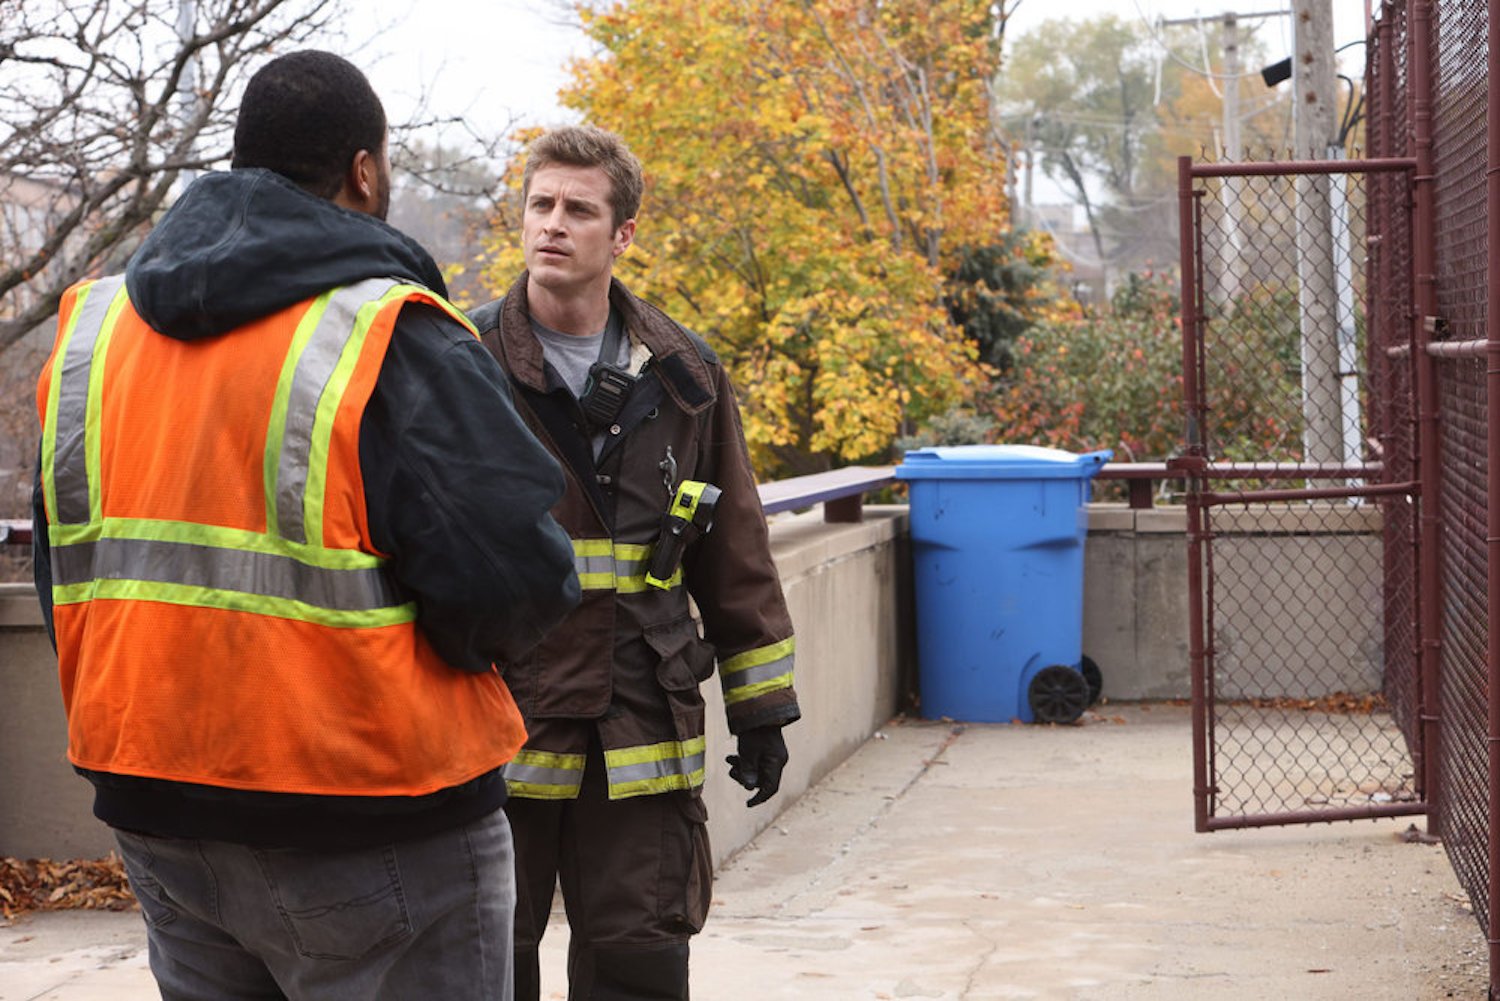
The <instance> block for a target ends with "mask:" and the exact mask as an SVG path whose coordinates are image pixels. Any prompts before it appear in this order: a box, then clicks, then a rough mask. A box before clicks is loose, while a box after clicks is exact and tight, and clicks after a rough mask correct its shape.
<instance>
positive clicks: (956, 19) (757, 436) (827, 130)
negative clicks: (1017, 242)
mask: <svg viewBox="0 0 1500 1001" xmlns="http://www.w3.org/2000/svg"><path fill="white" fill-rule="evenodd" d="M580 15H581V17H582V20H583V24H584V27H585V30H586V31H587V33H588V35H589V37H590V38H591V39H592V40H593V41H594V42H595V43H597V45H598V54H597V55H596V56H594V57H592V58H588V59H584V60H581V61H579V62H577V63H575V65H574V67H573V82H572V84H571V85H570V86H569V87H568V88H567V89H566V90H565V91H564V93H563V95H562V99H563V102H564V103H565V104H566V105H567V106H568V107H570V108H572V109H575V110H576V111H578V112H579V113H581V115H582V116H583V117H584V119H586V120H587V121H590V122H592V123H594V124H597V125H600V126H602V127H604V128H607V129H610V130H612V131H615V132H618V133H619V134H620V135H622V136H623V137H624V138H625V139H626V141H627V142H628V143H629V144H630V146H631V148H632V149H633V150H634V151H635V152H636V153H637V155H638V156H640V158H641V161H642V163H643V164H644V166H645V169H646V175H647V192H646V199H645V203H644V205H643V209H642V213H641V223H640V227H639V229H638V230H637V236H636V244H635V247H633V248H632V249H631V251H629V252H628V253H627V254H626V255H625V257H624V258H622V259H621V261H620V262H619V263H618V265H617V273H618V274H619V275H620V276H621V278H622V279H623V280H624V281H625V282H626V283H627V284H629V285H630V286H631V288H632V289H633V290H634V291H636V292H637V293H638V294H641V295H643V296H645V297H647V298H649V299H651V300H653V301H655V302H657V303H659V304H661V305H662V306H663V307H665V308H666V309H667V310H668V311H669V312H671V313H672V314H673V315H674V316H675V317H677V318H678V319H679V320H680V321H682V322H683V323H684V324H686V325H687V326H689V327H691V328H693V329H695V330H696V331H698V332H699V333H700V334H702V335H704V336H705V337H706V338H707V339H708V340H709V342H710V343H711V344H712V345H713V346H714V347H715V349H716V350H717V351H718V352H719V353H720V355H721V356H722V357H723V358H724V360H725V362H726V364H727V365H728V366H729V368H730V371H731V374H732V376H733V377H734V380H735V382H736V384H737V386H738V387H739V389H740V392H741V395H742V397H743V400H742V403H743V412H744V423H745V431H746V436H747V438H748V439H749V441H750V444H751V448H752V451H753V452H754V455H755V458H756V461H757V465H758V467H759V468H760V471H761V473H762V475H787V474H795V473H801V472H807V471H811V470H816V469H821V468H827V467H828V466H830V465H834V464H841V463H844V462H858V461H869V460H871V459H876V460H880V459H884V458H885V457H886V455H887V453H888V450H889V448H890V445H891V442H892V441H893V440H894V439H895V438H896V436H897V435H898V434H900V433H902V432H903V431H908V430H910V429H911V428H912V427H913V426H915V425H916V424H918V423H920V422H922V421H924V420H925V419H927V418H928V417H930V416H931V415H934V414H940V413H943V412H945V411H947V410H949V409H950V408H951V407H953V406H955V405H958V404H961V403H963V402H965V401H969V400H971V399H972V398H973V397H974V395H975V394H976V393H977V392H980V391H982V390H984V389H986V388H987V387H988V384H989V381H990V380H989V374H988V373H987V371H986V370H985V368H984V367H983V366H982V364H981V363H980V362H979V360H978V358H977V356H976V351H975V347H974V344H973V342H972V341H970V340H969V339H967V338H965V337H964V335H963V331H962V329H961V328H960V327H959V326H958V325H957V324H955V322H954V321H953V320H952V319H951V318H950V316H949V314H948V312H947V310H946V308H945V302H946V301H947V299H946V298H945V297H950V296H951V294H952V292H953V289H952V288H951V286H950V284H949V282H948V281H947V278H946V276H951V275H954V274H955V273H956V272H957V270H958V263H959V261H960V260H961V258H962V256H963V253H964V250H965V248H972V247H983V246H990V245H994V244H996V243H997V242H998V237H999V236H1000V235H1001V234H1003V233H1005V232H1006V231H1007V230H1008V228H1009V217H1008V212H1007V205H1006V201H1005V197H1004V187H1005V183H1004V182H1005V168H1006V165H1005V158H1004V152H1003V150H1001V149H1000V147H999V145H998V144H997V141H996V137H995V135H994V133H993V132H992V130H991V128H990V125H989V120H990V119H989V114H990V108H989V86H988V85H989V80H990V78H991V76H992V74H993V72H994V70H995V67H996V61H997V59H998V53H999V39H998V27H997V17H998V16H999V14H998V13H997V11H996V10H994V9H992V4H991V3H990V2H989V0H880V2H876V0H619V2H616V3H612V4H608V5H600V6H598V7H597V8H594V7H590V6H587V5H585V6H584V7H582V8H580ZM515 222H516V220H515V219H513V218H512V219H504V218H502V219H501V220H499V224H498V225H497V227H496V228H495V230H494V232H493V234H492V237H491V243H490V248H489V249H490V258H489V263H488V269H487V275H488V278H489V283H490V285H491V287H493V288H495V289H497V290H499V289H504V288H505V287H506V286H507V285H508V284H509V282H510V281H511V280H512V279H513V277H514V276H515V275H516V274H517V273H519V270H520V268H521V266H522V265H521V260H520V253H519V249H518V246H517V243H518V233H517V227H516V226H515Z"/></svg>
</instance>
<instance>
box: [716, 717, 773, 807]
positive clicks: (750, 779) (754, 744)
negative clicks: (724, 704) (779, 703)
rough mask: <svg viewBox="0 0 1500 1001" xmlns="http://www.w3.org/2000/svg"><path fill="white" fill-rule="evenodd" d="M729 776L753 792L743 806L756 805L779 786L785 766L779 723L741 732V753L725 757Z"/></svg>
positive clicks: (768, 797) (771, 794) (768, 796)
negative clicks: (754, 791)
mask: <svg viewBox="0 0 1500 1001" xmlns="http://www.w3.org/2000/svg"><path fill="white" fill-rule="evenodd" d="M724 760H725V761H727V762H729V777H730V778H732V779H734V780H735V781H736V782H738V783H739V784H740V785H742V786H744V787H745V788H746V789H754V790H756V793H755V795H754V796H751V797H750V798H749V799H747V800H745V805H746V806H759V805H760V804H762V803H764V802H765V801H766V800H768V799H770V798H771V797H772V796H774V795H776V790H778V789H780V788H781V770H782V769H783V768H785V767H786V761H787V753H786V738H785V737H783V736H782V735H781V727H779V726H762V727H757V728H755V729H754V730H746V731H745V732H744V733H742V734H740V753H739V754H731V755H729V757H727V758H725V759H724Z"/></svg>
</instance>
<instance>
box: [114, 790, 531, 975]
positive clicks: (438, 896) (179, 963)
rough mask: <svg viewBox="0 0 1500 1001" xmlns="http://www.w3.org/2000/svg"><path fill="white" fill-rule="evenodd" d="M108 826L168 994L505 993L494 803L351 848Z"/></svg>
mask: <svg viewBox="0 0 1500 1001" xmlns="http://www.w3.org/2000/svg"><path fill="white" fill-rule="evenodd" d="M115 836H116V840H117V841H118V842H119V845H120V852H121V855H122V856H123V858H124V861H125V868H126V871H127V873H128V874H129V876H130V885H131V888H132V889H133V890H134V891H135V894H136V897H137V898H138V899H139V900H140V903H141V912H142V914H143V915H144V917H145V919H146V929H147V939H148V942H149V945H150V956H151V972H152V974H153V975H154V976H155V977H156V982H157V985H158V987H159V988H160V990H161V996H162V998H163V1001H200V999H201V1001H207V999H250V998H254V999H272V998H275V999H282V998H292V999H313V998H316V999H318V1001H345V999H348V1001H354V999H361V1001H364V999H409V998H443V999H444V1001H468V999H473V1001H481V999H482V1001H511V998H512V972H511V966H510V964H511V935H512V927H513V919H514V911H515V901H516V884H515V858H514V849H513V845H512V842H511V833H510V826H509V824H508V823H507V822H506V819H505V814H504V813H503V812H502V811H496V812H495V813H493V814H491V815H490V816H488V817H484V818H481V819H480V820H476V821H475V822H473V823H472V824H469V825H467V826H465V827H460V828H455V829H453V830H450V831H444V832H442V833H440V834H436V835H433V836H431V837H427V838H421V839H417V840H413V841H402V842H398V843H395V844H390V845H385V846H382V847H378V848H369V849H364V850H360V851H348V852H312V851H300V850H290V849H257V848H248V847H246V846H244V845H236V844H229V843H226V842H222V841H195V840H188V839H177V838H155V837H143V836H141V835H137V834H128V833H126V832H123V831H116V832H115Z"/></svg>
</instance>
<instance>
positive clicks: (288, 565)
mask: <svg viewBox="0 0 1500 1001" xmlns="http://www.w3.org/2000/svg"><path fill="white" fill-rule="evenodd" d="M52 579H53V583H54V584H55V585H57V586H60V587H64V588H66V587H68V586H70V585H74V584H86V583H88V582H90V581H95V580H97V581H105V580H114V581H123V580H132V581H135V582H137V583H138V584H142V585H149V584H162V585H172V584H177V585H183V586H187V587H193V588H199V589H203V590H205V591H232V592H235V593H237V594H241V595H260V596H262V597H265V598H269V599H285V600H288V601H297V602H303V603H307V604H310V605H312V606H314V607H318V608H327V609H330V610H335V611H372V610H375V609H395V608H398V607H400V606H401V605H402V604H403V602H402V600H401V596H400V594H399V592H398V591H397V590H396V587H395V584H394V582H393V581H392V580H391V578H390V576H389V575H388V574H387V573H385V571H384V570H383V569H382V568H381V567H379V566H368V567H362V568H334V567H319V566H313V565H310V564H307V563H303V562H302V561H300V560H298V559H296V558H295V557H292V556H290V555H287V554H282V553H266V552H255V551H253V550H248V549H227V548H224V547H220V546H207V545H201V544H199V543H196V542H190V541H186V540H163V539H138V538H118V537H113V536H109V535H106V536H104V537H102V538H100V539H98V540H97V541H93V542H80V543H75V544H72V545H65V546H61V547H59V548H58V549H57V550H56V554H55V556H54V558H53V560H52Z"/></svg>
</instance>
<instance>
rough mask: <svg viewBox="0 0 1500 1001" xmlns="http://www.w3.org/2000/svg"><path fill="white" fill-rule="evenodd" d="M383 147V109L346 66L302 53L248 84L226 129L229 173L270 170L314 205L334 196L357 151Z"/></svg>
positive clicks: (310, 52)
mask: <svg viewBox="0 0 1500 1001" xmlns="http://www.w3.org/2000/svg"><path fill="white" fill-rule="evenodd" d="M384 144H385V108H384V106H382V105H381V103H380V98H379V97H377V96H375V91H374V89H373V88H371V87H370V81H369V80H367V79H365V75H364V74H363V73H361V72H360V71H359V69H358V68H357V67H355V66H354V64H353V63H350V62H349V61H348V60H346V59H343V58H341V57H339V56H336V55H334V54H333V53H332V52H320V51H318V50H316V49H305V50H303V51H301V52H290V53H288V54H286V55H284V56H280V57H278V58H276V59H273V60H271V61H270V62H268V63H266V65H264V66H262V67H261V68H260V69H259V70H258V71H257V72H256V74H255V75H254V76H253V77H251V78H250V83H249V85H248V86H246V87H245V97H244V100H242V101H241V102H240V112H239V117H238V119H237V120H236V121H235V125H234V158H233V160H231V161H230V167H231V168H234V169H239V168H242V167H264V168H266V169H267V170H274V171H275V172H276V173H278V174H280V175H282V176H283V177H285V178H287V179H288V180H291V181H293V182H294V183H296V184H298V185H300V186H301V187H303V188H305V189H307V190H308V191H310V192H312V193H313V194H315V195H317V196H318V197H320V198H332V197H334V196H335V195H337V194H338V193H339V188H340V187H341V186H342V184H343V180H344V172H345V171H346V170H348V169H349V164H350V162H351V161H353V159H354V154H356V153H358V152H359V151H360V150H368V151H369V152H371V153H379V152H380V150H381V149H382V148H383V147H384Z"/></svg>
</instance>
